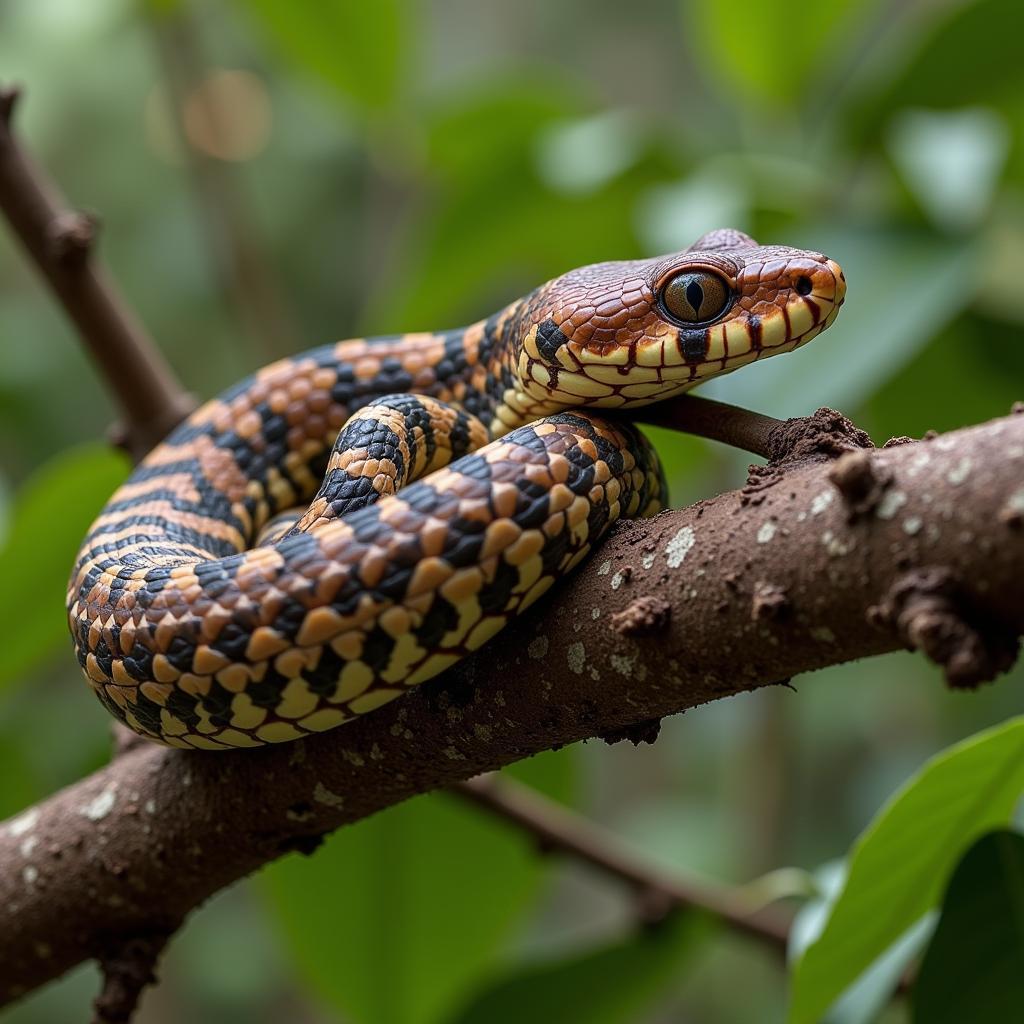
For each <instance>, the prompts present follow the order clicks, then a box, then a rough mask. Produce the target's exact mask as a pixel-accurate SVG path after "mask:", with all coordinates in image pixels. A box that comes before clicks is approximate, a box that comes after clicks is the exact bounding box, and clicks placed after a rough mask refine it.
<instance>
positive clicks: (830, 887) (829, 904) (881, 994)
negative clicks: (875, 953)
mask: <svg viewBox="0 0 1024 1024" xmlns="http://www.w3.org/2000/svg"><path fill="white" fill-rule="evenodd" d="M814 878H815V881H816V882H817V885H818V895H817V896H816V897H815V898H814V899H810V900H808V901H807V902H806V903H805V904H804V905H803V906H802V907H801V908H800V911H799V913H798V914H797V915H796V917H795V918H794V920H793V927H792V928H791V929H790V932H789V948H788V950H787V956H788V959H789V961H790V962H791V963H793V962H795V961H797V960H799V959H800V957H801V956H802V955H803V952H804V950H805V949H806V948H807V947H808V946H809V945H811V943H812V942H815V941H816V940H817V938H818V937H819V936H820V935H821V932H822V929H823V928H824V927H825V924H826V922H827V921H828V918H829V914H830V913H831V912H832V908H833V907H834V906H835V903H836V900H837V899H838V898H839V894H840V893H841V892H842V888H843V883H844V882H845V881H846V865H845V864H844V863H843V862H842V861H832V862H831V863H829V864H825V865H823V866H822V867H821V868H819V869H818V870H817V871H816V872H815V873H814ZM936 916H937V915H936V914H934V913H931V914H926V915H925V916H924V917H923V918H921V920H920V921H918V922H917V924H915V925H912V926H911V927H910V928H909V929H908V930H907V931H906V932H905V933H904V934H903V935H902V936H900V938H898V939H897V940H896V941H895V942H894V943H893V944H892V945H891V946H889V948H888V949H886V950H885V952H884V953H882V954H881V955H880V956H879V957H878V959H877V960H875V962H874V963H873V964H872V965H871V966H870V967H869V968H868V969H867V970H866V971H865V972H864V973H863V974H862V975H861V976H860V977H859V978H858V979H857V980H856V981H855V982H854V983H853V984H852V985H851V986H850V987H849V988H848V989H847V990H846V991H845V992H844V993H843V994H842V995H841V996H840V997H839V998H838V999H837V1000H836V1001H835V1002H834V1003H833V1004H832V1006H831V1007H829V1010H828V1012H827V1013H826V1014H825V1016H824V1017H823V1018H822V1021H821V1024H872V1022H873V1021H875V1020H876V1019H877V1018H878V1014H879V1013H880V1012H881V1011H882V1010H883V1009H884V1008H885V1006H886V1005H887V1004H888V1003H889V1002H890V1000H891V999H892V994H893V992H894V991H895V990H896V987H897V985H898V984H899V980H900V978H901V977H902V976H903V974H904V972H905V971H906V969H907V968H908V967H909V966H910V964H911V963H912V962H913V961H914V960H915V959H916V958H917V956H918V955H919V954H920V952H921V950H922V949H924V947H925V945H927V943H928V939H929V938H930V937H931V934H932V931H933V929H934V928H935V918H936Z"/></svg>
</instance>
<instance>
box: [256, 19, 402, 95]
mask: <svg viewBox="0 0 1024 1024" xmlns="http://www.w3.org/2000/svg"><path fill="white" fill-rule="evenodd" d="M239 3H240V4H241V6H242V7H244V8H246V9H247V10H249V11H251V12H252V14H254V15H255V16H256V18H257V19H258V20H259V21H260V22H262V24H263V26H264V28H265V29H267V32H268V34H269V36H270V38H271V39H272V40H273V41H274V43H276V44H277V46H278V47H279V48H280V49H281V50H282V51H283V52H284V53H285V54H286V55H287V56H288V57H290V58H291V59H292V60H293V61H294V62H295V63H296V64H297V65H298V67H299V68H301V69H302V70H304V71H307V72H311V73H312V74H314V75H316V76H318V77H319V78H321V79H322V80H323V81H324V82H326V83H327V84H328V85H329V86H330V87H331V88H332V89H334V90H335V91H337V92H338V93H340V94H341V95H342V96H344V97H345V98H346V99H348V100H351V101H353V102H355V103H356V104H357V105H358V106H359V107H361V108H363V109H364V110H366V111H369V112H374V111H381V110H384V109H386V108H387V107H389V106H390V105H391V104H392V103H393V101H394V99H395V96H396V95H397V93H398V89H399V86H400V84H401V79H402V74H403V70H404V69H405V68H406V67H407V66H408V64H407V57H408V49H409V39H410V35H411V32H410V28H411V22H412V20H413V17H414V15H413V11H412V9H411V6H410V5H409V4H408V3H406V2H405V0H374V3H353V2H351V0H322V2H319V3H317V2H314V0H291V2H289V3H280V2H278V0H239Z"/></svg>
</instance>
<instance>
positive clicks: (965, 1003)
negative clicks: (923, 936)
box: [913, 831, 1024, 1024]
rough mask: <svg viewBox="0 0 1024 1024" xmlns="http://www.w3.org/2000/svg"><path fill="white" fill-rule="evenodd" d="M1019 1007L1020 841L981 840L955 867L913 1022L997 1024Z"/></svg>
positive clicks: (1008, 836) (1023, 872)
mask: <svg viewBox="0 0 1024 1024" xmlns="http://www.w3.org/2000/svg"><path fill="white" fill-rule="evenodd" d="M1022 1007H1024V837H1022V836H1019V835H1017V834H1016V833H1014V832H1007V831H998V832H991V833H989V834H988V835H987V836H983V837H982V838H981V839H979V840H978V842H977V843H975V844H974V846H972V847H971V848H970V850H968V851H967V853H966V854H965V855H964V858H963V860H961V861H960V863H959V864H958V865H957V867H956V870H955V871H954V872H953V877H952V879H951V880H950V883H949V888H948V889H947V890H946V895H945V898H944V899H943V901H942V916H941V918H940V919H939V927H938V928H937V929H936V931H935V935H934V937H933V938H932V942H931V945H930V946H929V947H928V952H927V953H926V954H925V957H924V962H923V963H922V965H921V971H920V973H919V975H918V978H917V982H916V984H915V985H914V1018H913V1019H914V1022H915V1024H961V1022H962V1021H971V1022H972V1024H1003V1022H1004V1021H1011V1020H1019V1019H1020V1016H1021V1008H1022Z"/></svg>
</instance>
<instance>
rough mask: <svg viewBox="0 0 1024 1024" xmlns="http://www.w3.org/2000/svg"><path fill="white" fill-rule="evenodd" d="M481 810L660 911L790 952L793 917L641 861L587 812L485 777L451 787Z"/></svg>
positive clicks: (726, 888)
mask: <svg viewBox="0 0 1024 1024" xmlns="http://www.w3.org/2000/svg"><path fill="white" fill-rule="evenodd" d="M451 792H453V793H456V794H458V795H459V796H461V797H463V798H464V799H466V800H468V801H469V802H470V803H472V804H474V805H475V806H477V807H482V808H484V809H485V810H487V811H488V812H490V813H491V814H494V815H496V816H497V817H499V818H501V819H503V820H505V821H508V822H511V823H513V824H515V825H517V826H518V827H519V828H521V829H523V830H524V831H526V832H527V833H529V834H530V835H531V836H533V837H534V839H535V840H536V841H537V842H538V844H539V845H540V846H541V847H543V848H544V849H545V850H557V851H559V852H560V853H566V854H568V855H569V856H571V857H574V858H576V859H577V860H581V861H583V862H585V863H587V864H590V865H591V866H593V867H595V868H597V869H598V870H599V871H601V872H603V873H604V874H606V875H609V876H611V877H613V878H617V879H619V880H620V881H622V882H626V883H627V884H628V885H630V886H632V887H633V889H634V890H635V891H636V893H637V895H638V896H640V897H641V898H643V899H645V900H647V901H649V902H650V903H651V904H653V905H654V907H655V908H657V909H658V910H659V911H660V912H662V913H665V912H667V911H668V910H670V909H672V908H673V907H694V908H696V909H698V910H702V911H704V912H705V913H707V914H710V915H711V916H712V917H715V918H718V919H719V920H720V921H723V922H725V923H726V924H728V925H730V926H731V927H732V928H733V929H735V930H736V931H738V932H741V933H742V934H745V935H750V936H752V937H753V938H756V939H760V940H761V941H763V942H768V943H769V944H771V945H772V946H774V947H775V948H776V949H778V950H779V951H781V952H784V951H785V949H786V942H787V939H788V936H789V926H790V919H789V916H788V915H786V914H784V913H781V912H779V911H777V910H776V909H774V908H763V909H762V908H758V909H756V910H755V909H754V908H752V907H750V906H749V905H748V903H747V902H746V901H745V900H743V898H742V897H741V896H740V895H738V894H737V893H736V892H735V891H734V890H732V889H730V888H728V887H727V886H723V885H717V884H715V883H713V882H710V881H700V882H697V881H693V880H690V879H687V878H684V877H682V876H681V875H679V874H678V873H670V872H666V871H663V870H662V869H661V868H659V867H658V866H657V865H655V864H652V863H650V862H648V861H645V860H644V859H643V858H641V857H638V856H637V854H636V853H634V852H633V851H632V850H631V849H630V848H629V846H628V844H626V843H624V842H622V841H621V840H620V839H619V838H618V836H616V835H615V834H614V833H613V832H609V831H608V830H607V829H604V828H601V826H599V825H595V824H594V823H593V822H591V821H589V820H588V819H587V818H585V817H583V815H581V814H576V813H574V812H573V811H570V810H569V809H568V808H565V807H562V806H561V805H560V804H557V803H555V802H554V801H553V800H549V799H548V798H547V797H545V796H542V795H541V794H540V793H535V792H533V790H531V789H530V788H529V787H528V786H523V785H521V784H520V783H517V782H513V781H512V780H510V779H500V778H497V777H496V776H482V777H480V778H477V779H470V780H469V781H467V782H459V783H457V784H456V785H455V786H453V787H452V788H451Z"/></svg>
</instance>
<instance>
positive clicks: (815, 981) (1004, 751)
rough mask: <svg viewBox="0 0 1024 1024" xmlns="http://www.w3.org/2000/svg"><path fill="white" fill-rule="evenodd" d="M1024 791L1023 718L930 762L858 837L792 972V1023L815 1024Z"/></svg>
mask: <svg viewBox="0 0 1024 1024" xmlns="http://www.w3.org/2000/svg"><path fill="white" fill-rule="evenodd" d="M1022 789H1024V717H1022V718H1014V719H1011V720H1010V721H1009V722H1007V723H1005V724H1003V725H1001V726H998V727H996V728H994V729H989V730H987V731H986V732H982V733H978V734H977V735H976V736H972V737H971V738H969V739H967V740H964V741H963V742H962V743H958V744H956V745H955V746H953V747H950V748H949V749H948V750H945V751H943V752H942V753H941V754H938V755H937V756H936V757H934V758H932V759H931V760H930V761H929V762H928V763H927V764H926V765H925V766H924V767H923V768H922V769H921V770H920V771H919V772H918V773H917V775H915V776H914V777H913V778H912V779H911V780H910V781H909V782H908V783H906V785H904V786H903V787H902V788H901V789H900V790H899V791H898V792H897V793H896V794H895V795H894V796H893V797H892V798H891V799H890V801H889V802H888V804H887V805H886V806H885V807H884V808H883V809H882V810H881V811H880V812H879V814H878V816H877V817H876V818H875V820H874V822H872V824H871V825H869V826H868V828H867V830H866V831H865V832H864V833H863V835H862V836H861V837H860V838H859V839H858V840H857V842H856V844H855V845H854V847H853V851H852V854H851V857H850V869H849V875H848V877H847V879H846V884H845V885H844V887H843V891H842V893H841V895H840V896H839V899H838V900H837V902H836V905H835V907H834V908H833V910H832V913H831V914H830V916H829V919H828V922H827V923H826V925H825V929H824V931H823V932H822V934H821V937H820V938H819V939H818V940H817V941H816V942H814V943H812V944H811V945H810V946H809V947H808V949H807V951H806V952H805V953H804V955H803V957H802V958H801V959H800V961H799V963H798V964H797V966H796V970H795V972H794V976H793V991H792V1002H791V1006H790V1013H789V1018H788V1019H789V1024H816V1022H817V1021H819V1020H820V1019H821V1017H822V1015H823V1014H824V1012H825V1011H826V1010H827V1009H828V1008H829V1006H830V1005H831V1004H832V1003H833V1002H834V1000H835V999H836V998H837V997H838V996H839V995H840V994H841V993H842V992H844V991H845V990H846V989H847V988H848V987H849V986H850V985H851V984H852V983H853V982H854V981H855V980H856V979H857V978H858V977H859V976H860V974H861V973H862V972H863V971H864V970H865V969H866V968H867V967H868V966H869V965H870V964H871V963H872V962H873V961H874V960H875V959H876V958H877V957H878V956H879V955H880V954H881V953H882V952H883V951H884V950H885V949H887V948H888V947H889V946H890V945H891V944H892V943H893V942H895V941H896V940H897V939H898V938H899V937H900V936H901V935H903V934H904V933H905V932H906V931H907V929H909V928H910V927H911V926H912V925H914V924H915V923H916V922H917V921H919V920H920V919H921V917H922V916H923V915H924V914H926V913H927V912H928V911H929V910H930V909H931V908H932V907H934V906H935V905H936V903H937V902H938V900H939V897H940V895H941V892H942V887H943V885H944V884H945V883H946V880H947V878H948V877H949V874H950V871H951V870H952V868H953V865H954V864H955V863H956V861H957V859H958V858H959V856H960V853H961V851H962V850H963V849H964V848H965V847H966V846H968V845H969V844H970V843H971V842H973V840H974V839H976V838H977V837H978V836H980V835H983V834H984V833H985V832H987V831H989V830H990V829H992V828H994V827H996V826H998V825H1002V824H1004V823H1005V822H1006V821H1007V820H1008V819H1009V817H1010V814H1011V813H1012V811H1013V808H1014V805H1015V804H1016V802H1017V799H1018V798H1019V796H1020V793H1021V790H1022Z"/></svg>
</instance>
